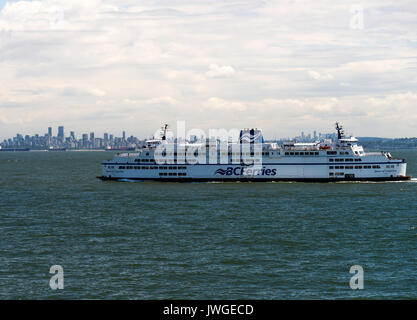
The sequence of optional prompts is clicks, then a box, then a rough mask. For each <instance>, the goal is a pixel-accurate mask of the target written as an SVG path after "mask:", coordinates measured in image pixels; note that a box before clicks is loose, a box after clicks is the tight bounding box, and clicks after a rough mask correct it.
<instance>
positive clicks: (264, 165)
mask: <svg viewBox="0 0 417 320" xmlns="http://www.w3.org/2000/svg"><path fill="white" fill-rule="evenodd" d="M336 129H337V133H338V139H337V141H326V140H325V141H321V142H316V143H293V142H290V143H284V144H283V145H282V146H278V145H277V144H276V143H265V142H264V139H263V136H262V133H261V131H260V130H257V129H251V130H242V131H241V132H240V137H239V140H238V142H235V143H230V142H228V143H226V147H224V143H223V144H222V143H221V142H220V141H219V140H210V139H207V140H205V141H204V142H203V143H189V142H182V143H179V142H178V141H177V142H175V143H174V142H172V143H170V142H168V141H167V138H166V135H167V126H166V125H165V126H164V127H163V131H162V132H161V137H160V138H159V139H153V140H148V141H147V142H146V145H145V146H143V148H142V149H141V150H139V151H137V152H132V153H123V154H116V156H115V158H114V159H113V160H108V161H104V162H102V170H103V175H102V176H101V177H98V178H100V179H102V180H119V181H126V180H127V181H130V180H156V181H181V182H187V181H188V182H192V181H302V182H337V181H400V180H410V178H411V177H409V176H407V175H406V168H407V163H406V161H405V160H404V159H394V158H392V157H391V154H390V153H387V152H372V153H367V152H364V150H363V147H362V146H359V145H358V143H357V142H358V140H357V139H356V138H354V137H347V136H345V135H344V132H343V129H342V128H341V126H339V124H337V123H336ZM221 145H222V146H223V147H221ZM161 150H163V151H162V152H161ZM236 150H237V152H236ZM197 152H199V157H197V158H198V160H196V157H195V155H196V154H197ZM190 154H192V155H193V157H191V158H193V159H192V160H190V159H189V157H187V155H190ZM213 159H214V160H213Z"/></svg>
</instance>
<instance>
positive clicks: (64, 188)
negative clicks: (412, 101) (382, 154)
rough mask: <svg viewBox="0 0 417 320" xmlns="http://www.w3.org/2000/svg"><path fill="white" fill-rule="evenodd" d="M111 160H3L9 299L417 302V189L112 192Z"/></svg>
mask: <svg viewBox="0 0 417 320" xmlns="http://www.w3.org/2000/svg"><path fill="white" fill-rule="evenodd" d="M393 155H395V156H398V157H405V158H407V160H408V162H409V169H408V173H409V174H412V175H413V176H417V165H416V161H417V151H397V152H393ZM107 158H112V155H111V154H109V153H105V152H62V153H59V152H55V153H52V152H49V153H48V152H30V153H28V152H27V153H24V152H23V153H8V152H0V217H1V223H0V298H2V299H11V298H17V299H39V298H47V299H56V298H59V299H61V298H71V299H301V298H304V299H316V298H318V299H322V298H324V299H334V298H347V299H350V298H383V299H397V298H417V250H416V249H417V210H416V204H417V203H416V202H417V200H416V198H417V197H416V196H417V183H416V182H417V181H415V180H414V181H411V182H399V183H337V184H334V183H332V184H307V183H190V184H181V183H156V182H139V183H128V182H102V181H100V180H98V179H96V178H95V177H96V176H98V175H99V174H100V168H99V163H100V161H101V160H103V159H107ZM56 264H58V265H61V266H62V267H63V269H64V279H65V280H64V281H65V282H64V284H65V287H64V289H63V290H57V291H53V290H51V289H50V287H49V279H50V277H51V276H52V275H50V274H49V268H50V267H51V266H52V265H56ZM357 264H358V265H361V266H362V267H363V269H364V285H365V288H364V290H351V289H350V287H349V280H350V277H351V276H352V275H351V274H349V269H350V267H351V266H352V265H357Z"/></svg>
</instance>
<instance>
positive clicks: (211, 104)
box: [204, 97, 246, 111]
mask: <svg viewBox="0 0 417 320" xmlns="http://www.w3.org/2000/svg"><path fill="white" fill-rule="evenodd" d="M204 105H205V106H206V107H207V108H210V109H215V110H223V111H233V110H237V111H243V110H245V109H246V106H245V105H244V104H243V103H241V102H236V101H227V100H224V99H220V98H216V97H211V98H210V99H208V100H207V101H206V102H205V104H204Z"/></svg>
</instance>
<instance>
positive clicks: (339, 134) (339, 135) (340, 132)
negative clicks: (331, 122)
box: [336, 122, 345, 140]
mask: <svg viewBox="0 0 417 320" xmlns="http://www.w3.org/2000/svg"><path fill="white" fill-rule="evenodd" d="M336 130H337V138H338V139H339V140H340V139H342V138H343V136H344V135H345V131H344V130H343V127H342V126H341V125H340V124H339V122H336Z"/></svg>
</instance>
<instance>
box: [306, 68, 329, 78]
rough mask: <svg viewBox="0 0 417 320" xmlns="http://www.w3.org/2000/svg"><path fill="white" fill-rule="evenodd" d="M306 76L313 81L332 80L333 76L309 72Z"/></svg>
mask: <svg viewBox="0 0 417 320" xmlns="http://www.w3.org/2000/svg"><path fill="white" fill-rule="evenodd" d="M308 75H309V76H310V77H311V78H313V79H314V80H332V79H333V76H332V75H331V74H329V73H320V72H318V71H313V70H309V71H308Z"/></svg>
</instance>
